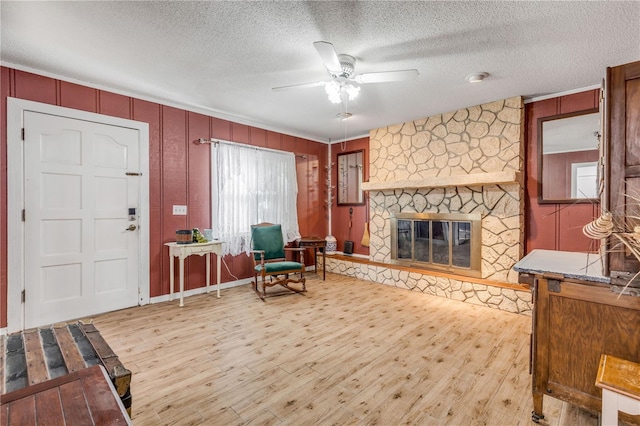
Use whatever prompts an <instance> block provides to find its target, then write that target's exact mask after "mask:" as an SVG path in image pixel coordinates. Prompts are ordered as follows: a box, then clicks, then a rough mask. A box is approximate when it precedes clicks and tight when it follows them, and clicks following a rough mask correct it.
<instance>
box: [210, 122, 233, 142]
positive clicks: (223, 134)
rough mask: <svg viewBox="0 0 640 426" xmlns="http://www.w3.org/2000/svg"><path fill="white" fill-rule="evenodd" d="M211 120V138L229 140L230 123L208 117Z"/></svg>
mask: <svg viewBox="0 0 640 426" xmlns="http://www.w3.org/2000/svg"><path fill="white" fill-rule="evenodd" d="M210 120H211V137H212V138H218V139H223V140H226V141H229V140H231V122H229V121H227V120H222V119H220V118H216V117H210Z"/></svg>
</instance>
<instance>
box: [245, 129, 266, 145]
mask: <svg viewBox="0 0 640 426" xmlns="http://www.w3.org/2000/svg"><path fill="white" fill-rule="evenodd" d="M249 139H250V140H251V145H255V146H261V147H263V148H265V147H266V146H267V131H266V130H264V129H258V128H255V127H251V128H250V129H249Z"/></svg>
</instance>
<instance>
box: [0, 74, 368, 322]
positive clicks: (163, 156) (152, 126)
mask: <svg viewBox="0 0 640 426" xmlns="http://www.w3.org/2000/svg"><path fill="white" fill-rule="evenodd" d="M0 72H1V74H0V83H1V84H0V90H1V93H2V111H0V115H1V117H0V118H1V120H2V121H1V123H2V128H3V129H6V98H7V97H8V96H13V97H17V98H22V99H27V100H33V101H37V102H43V103H49V104H54V105H56V104H57V105H61V106H65V107H69V108H75V109H80V110H84V111H91V112H96V111H97V112H99V113H102V114H106V115H111V116H116V117H122V118H131V119H133V120H137V121H141V122H145V123H148V124H149V212H148V215H149V239H150V241H149V256H150V268H149V269H150V270H149V274H150V295H151V297H157V296H160V295H165V294H168V293H169V277H168V273H169V256H168V251H167V248H166V247H165V246H164V243H165V242H169V241H174V240H175V231H176V230H177V229H185V228H186V229H188V228H191V227H200V228H204V227H205V225H207V226H208V224H209V223H210V220H211V218H210V208H211V206H210V204H211V194H210V176H209V170H210V168H209V167H210V165H209V162H210V156H209V151H208V150H209V149H210V145H195V144H193V143H191V142H192V141H193V140H195V139H198V138H200V137H204V138H207V137H213V138H219V139H224V140H230V141H234V142H240V143H251V144H254V145H258V146H266V147H269V148H274V149H283V150H286V151H291V152H295V153H298V154H304V155H305V156H306V158H304V159H302V158H300V157H298V161H300V167H301V168H303V169H304V170H305V172H304V173H303V174H302V183H301V184H302V186H301V187H300V188H299V191H301V192H304V194H305V198H306V200H305V201H304V202H303V204H304V205H305V206H306V207H305V208H301V209H300V210H299V216H300V222H301V227H302V228H303V229H305V232H308V233H309V234H311V235H317V236H325V235H326V233H327V229H326V228H327V224H326V209H325V205H324V199H325V196H326V194H325V193H324V190H325V187H324V182H325V179H326V171H325V170H324V167H325V166H326V164H327V146H326V144H323V143H318V142H312V141H308V140H304V139H299V138H294V137H292V136H288V135H282V134H279V133H276V132H272V131H264V130H262V129H256V128H250V127H248V126H246V125H242V124H237V123H232V122H229V121H227V120H222V119H219V118H215V117H206V116H203V115H200V114H196V113H189V112H186V111H184V110H181V109H177V108H172V107H167V106H162V105H159V104H157V103H154V102H147V101H143V100H139V99H135V98H130V97H127V96H122V95H118V94H114V93H110V92H103V91H100V90H97V89H92V88H89V87H84V86H80V85H77V84H73V83H68V82H64V81H60V80H55V79H51V78H48V77H43V76H39V75H36V74H31V73H26V72H22V71H16V70H13V69H10V68H6V67H2V68H1V71H0ZM0 145H1V146H0V167H1V169H2V173H1V175H0V191H1V194H0V215H1V217H0V327H6V325H7V318H6V307H7V299H6V297H7V295H6V292H7V260H6V253H7V246H8V242H7V241H6V216H7V201H6V198H7V188H6V131H3V132H2V136H1V143H0ZM367 148H368V139H367ZM203 151H207V152H206V153H205V154H204V155H203V154H202V153H203ZM302 163H304V165H303V164H302ZM175 204H180V205H187V210H188V215H187V216H173V212H172V210H173V205H175ZM140 214H141V215H144V214H146V212H140ZM309 259H310V257H309ZM224 262H225V263H226V265H227V266H228V267H229V269H230V272H229V271H227V268H226V267H225V266H223V267H222V271H221V275H222V281H223V282H228V281H234V280H236V279H242V278H247V277H251V276H252V263H251V260H250V258H249V257H247V256H245V255H244V254H242V255H239V256H237V257H235V258H233V257H231V256H226V257H225V259H224ZM176 270H177V268H176ZM204 270H205V269H204V258H200V257H198V256H196V257H193V259H192V258H189V260H188V261H187V279H186V287H187V288H195V287H200V286H203V285H204V282H205V279H204ZM176 273H177V271H176ZM215 274H216V271H215V268H212V276H213V278H214V280H213V281H214V282H215ZM177 278H178V277H177V276H176V283H177V282H178V280H177Z"/></svg>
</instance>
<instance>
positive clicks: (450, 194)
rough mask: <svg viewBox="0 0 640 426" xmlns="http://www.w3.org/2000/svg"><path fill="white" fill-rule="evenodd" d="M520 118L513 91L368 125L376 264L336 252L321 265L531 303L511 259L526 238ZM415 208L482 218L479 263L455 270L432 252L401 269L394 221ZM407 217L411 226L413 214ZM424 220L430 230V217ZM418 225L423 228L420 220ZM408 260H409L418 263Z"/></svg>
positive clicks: (496, 301)
mask: <svg viewBox="0 0 640 426" xmlns="http://www.w3.org/2000/svg"><path fill="white" fill-rule="evenodd" d="M523 123H524V105H523V100H522V98H521V97H514V98H509V99H505V100H499V101H495V102H490V103H487V104H482V105H477V106H473V107H469V108H465V109H461V110H458V111H453V112H450V113H445V114H440V115H435V116H431V117H428V118H424V119H421V120H415V121H411V122H406V123H400V124H396V125H391V126H387V127H383V128H379V129H374V130H371V132H370V136H369V147H370V151H369V157H370V164H369V176H370V178H369V182H365V183H364V184H363V189H365V190H367V191H369V199H370V210H369V214H370V218H371V219H370V223H369V228H370V245H369V261H370V262H371V264H372V265H373V264H375V265H376V266H375V267H374V266H362V265H361V266H355V265H348V264H340V262H336V263H335V264H332V263H329V264H328V270H333V271H334V272H338V273H346V274H347V275H350V274H353V275H354V276H359V277H362V278H365V279H370V280H372V281H377V282H382V283H385V284H390V285H394V286H401V287H406V288H409V289H411V290H417V291H422V292H424V293H429V294H435V295H439V296H443V297H448V298H453V299H457V300H464V301H467V302H470V303H475V304H484V305H487V306H491V307H495V308H498V309H503V310H508V311H511V312H518V313H529V312H530V311H531V306H530V294H529V293H528V292H527V291H526V290H525V289H523V288H522V287H520V286H519V285H518V284H517V282H518V280H517V279H518V277H517V274H516V273H515V272H514V271H512V269H511V268H512V266H513V265H514V264H515V263H516V262H517V261H518V260H519V259H520V258H521V257H522V254H523V247H524V240H523V239H524V232H523V212H524V199H523V187H522V182H521V174H522V171H523V167H524V160H523V158H524V146H523V145H524V144H523V142H522V141H523V140H524V124H523ZM415 214H417V215H427V214H437V215H451V214H461V215H473V216H474V217H477V218H479V224H478V225H477V226H479V227H480V229H481V231H480V232H479V234H480V238H479V241H478V242H477V243H476V244H477V245H479V249H477V252H478V253H479V260H477V261H476V262H477V263H479V268H477V269H476V270H475V271H473V272H472V273H467V274H461V273H460V271H459V270H452V269H451V268H450V267H449V266H450V265H448V266H447V267H442V266H443V265H439V264H437V263H436V264H435V265H434V264H433V262H432V261H431V262H430V263H431V265H420V267H421V268H422V267H424V268H428V269H430V270H433V271H434V272H433V273H431V272H429V271H426V270H425V271H421V272H413V270H411V272H407V273H406V274H404V273H402V271H401V270H400V272H398V271H397V270H396V269H397V267H395V265H398V263H399V262H400V264H402V262H403V261H404V260H402V259H397V253H392V252H393V251H394V250H397V249H398V247H397V243H398V239H399V238H400V237H399V236H398V235H397V234H396V236H395V237H393V236H392V224H393V223H396V224H397V221H398V220H399V219H400V218H406V215H415ZM436 220H437V219H436ZM406 225H407V224H404V225H403V226H405V227H406ZM411 226H413V227H414V228H412V231H411V232H414V233H415V232H416V231H415V223H414V224H412V225H411ZM419 226H422V227H423V228H424V226H425V225H419ZM429 226H431V228H430V232H431V233H433V224H431V225H429ZM437 226H440V225H437ZM458 231H460V230H458ZM420 232H422V234H421V235H425V232H426V229H422V230H421V231H420ZM438 232H442V231H441V230H439V231H438ZM450 238H453V237H450ZM412 244H414V247H413V254H412V255H411V256H414V257H415V242H413V243H412ZM394 245H396V247H395V248H394ZM439 248H441V247H439ZM431 249H432V250H433V245H432V246H431ZM405 250H406V247H405ZM447 250H450V249H449V248H447ZM394 255H395V256H394ZM405 255H406V253H405ZM451 255H452V254H451V253H450V256H451ZM394 257H395V258H394ZM414 257H412V260H415V259H414ZM405 260H406V259H405ZM431 260H433V258H432V259H431ZM411 263H412V262H410V264H409V265H408V266H410V267H412V266H415V265H412V264H411ZM442 263H444V261H442ZM380 265H382V266H380ZM384 265H393V266H389V267H385V266H384ZM350 268H352V269H350ZM443 272H444V273H443ZM460 275H466V276H470V277H473V278H469V279H468V280H467V279H465V278H464V277H461V276H460Z"/></svg>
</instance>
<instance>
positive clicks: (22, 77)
mask: <svg viewBox="0 0 640 426" xmlns="http://www.w3.org/2000/svg"><path fill="white" fill-rule="evenodd" d="M13 72H14V75H15V79H14V81H13V84H14V85H15V93H12V94H11V96H13V97H16V98H20V99H26V100H28V101H35V102H42V103H45V104H53V105H55V104H56V100H57V99H58V97H57V86H56V80H53V79H51V78H48V77H43V76H41V75H37V74H31V73H28V72H23V71H17V70H15V71H13Z"/></svg>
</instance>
